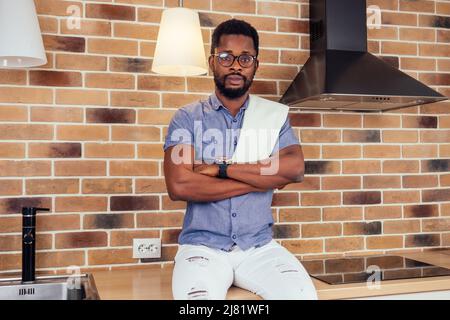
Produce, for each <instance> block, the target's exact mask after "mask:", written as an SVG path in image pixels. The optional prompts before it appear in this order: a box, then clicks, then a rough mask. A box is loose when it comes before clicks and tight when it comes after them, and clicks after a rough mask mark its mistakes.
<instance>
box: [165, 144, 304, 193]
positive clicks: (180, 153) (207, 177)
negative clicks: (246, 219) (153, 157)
mask: <svg viewBox="0 0 450 320" xmlns="http://www.w3.org/2000/svg"><path fill="white" fill-rule="evenodd" d="M194 152H195V151H194V147H193V146H191V145H176V146H172V147H169V148H167V150H166V151H165V154H164V176H165V180H166V185H167V191H168V194H169V197H170V199H171V200H184V201H197V202H210V201H218V200H223V199H227V198H231V197H234V196H238V195H242V194H246V193H249V192H265V191H267V190H270V189H276V188H278V189H282V188H283V187H284V186H286V185H287V184H289V183H294V182H301V181H303V175H304V171H305V169H304V168H305V167H304V158H303V152H302V149H301V146H300V145H291V146H288V147H286V148H283V149H281V150H279V152H277V153H275V154H273V155H272V157H270V158H268V159H265V160H263V161H258V163H242V164H231V165H229V166H228V170H227V175H228V177H229V179H221V178H217V177H216V176H217V174H218V166H217V165H215V164H205V163H202V164H195V163H194ZM180 157H181V158H183V159H184V161H177V160H174V159H179V158H180Z"/></svg>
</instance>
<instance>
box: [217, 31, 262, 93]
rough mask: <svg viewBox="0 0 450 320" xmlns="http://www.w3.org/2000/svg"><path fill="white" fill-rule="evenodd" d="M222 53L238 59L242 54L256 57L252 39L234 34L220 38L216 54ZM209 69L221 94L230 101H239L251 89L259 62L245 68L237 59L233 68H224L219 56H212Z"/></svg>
mask: <svg viewBox="0 0 450 320" xmlns="http://www.w3.org/2000/svg"><path fill="white" fill-rule="evenodd" d="M222 52H228V53H231V54H232V55H234V56H236V57H237V56H239V55H241V54H249V55H252V56H255V55H256V50H255V48H254V46H253V39H252V38H251V37H248V36H244V35H234V34H230V35H223V36H221V37H220V41H219V45H218V47H217V48H216V52H215V53H216V54H218V53H222ZM209 67H210V68H211V70H212V71H213V74H214V82H215V84H216V87H217V89H218V90H219V92H220V93H221V94H222V95H224V96H225V97H227V98H229V99H237V98H239V97H242V96H243V95H244V94H245V93H246V92H247V91H248V89H249V88H250V86H251V84H252V82H253V78H254V76H255V73H256V70H257V69H258V61H257V60H255V61H254V63H253V64H252V65H251V66H250V67H247V68H244V67H242V66H241V65H240V64H239V62H238V61H237V59H235V60H234V62H233V64H232V65H231V66H229V67H224V66H223V65H221V64H220V63H219V61H218V57H217V56H210V57H209Z"/></svg>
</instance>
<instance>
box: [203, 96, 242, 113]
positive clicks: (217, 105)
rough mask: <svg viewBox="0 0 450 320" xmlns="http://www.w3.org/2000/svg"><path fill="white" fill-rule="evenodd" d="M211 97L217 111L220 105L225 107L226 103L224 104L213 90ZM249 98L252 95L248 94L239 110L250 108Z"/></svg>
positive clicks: (212, 104)
mask: <svg viewBox="0 0 450 320" xmlns="http://www.w3.org/2000/svg"><path fill="white" fill-rule="evenodd" d="M209 98H210V103H211V106H212V108H213V109H214V110H216V111H217V110H219V109H220V107H222V108H225V107H224V105H223V104H222V102H221V101H220V100H219V98H217V95H216V93H215V92H213V93H212V94H211V95H210V97H209ZM249 98H250V95H248V97H247V99H246V100H245V102H244V104H243V106H242V107H241V108H240V109H239V111H241V110H245V109H247V108H248V103H249V100H250V99H249Z"/></svg>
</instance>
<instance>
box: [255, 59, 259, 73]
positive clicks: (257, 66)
mask: <svg viewBox="0 0 450 320" xmlns="http://www.w3.org/2000/svg"><path fill="white" fill-rule="evenodd" d="M258 68H259V60H258V58H256V60H255V72H256V71H257V70H258Z"/></svg>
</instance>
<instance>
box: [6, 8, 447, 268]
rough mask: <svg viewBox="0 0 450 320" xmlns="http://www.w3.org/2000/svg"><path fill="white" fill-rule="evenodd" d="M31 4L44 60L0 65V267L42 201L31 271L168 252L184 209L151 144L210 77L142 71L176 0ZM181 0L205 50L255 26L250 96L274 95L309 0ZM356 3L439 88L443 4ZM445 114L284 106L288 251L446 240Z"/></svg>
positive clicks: (384, 40) (386, 46)
mask: <svg viewBox="0 0 450 320" xmlns="http://www.w3.org/2000/svg"><path fill="white" fill-rule="evenodd" d="M35 2H36V5H37V10H38V14H39V20H40V24H41V29H42V32H43V38H44V42H45V47H46V50H47V55H48V61H49V62H48V64H47V65H46V66H43V67H39V68H34V69H28V70H6V69H1V70H0V271H1V272H11V271H18V270H20V259H21V252H20V251H21V242H20V238H21V233H20V232H21V216H20V208H21V207H22V206H30V205H34V206H40V207H49V208H51V209H52V210H51V213H48V214H46V213H40V214H39V215H38V237H37V241H38V253H37V267H38V269H39V270H41V271H48V270H57V271H61V272H64V270H65V267H67V266H69V265H79V266H82V267H83V268H84V269H89V268H122V267H127V266H139V265H143V264H145V265H148V264H155V266H156V267H158V266H160V265H161V264H163V265H164V263H165V262H171V260H172V259H173V257H174V255H175V253H176V250H177V244H176V243H177V236H178V234H179V232H180V228H181V225H182V219H183V211H184V208H185V203H184V202H181V201H176V202H174V201H171V200H170V199H169V197H168V195H167V193H166V187H165V184H164V178H163V170H162V158H163V150H162V145H163V141H164V137H165V133H166V130H167V125H168V123H169V121H170V119H171V117H172V116H173V114H174V112H175V111H176V110H177V108H179V107H180V106H182V105H184V104H186V103H189V102H192V101H195V100H198V99H199V98H203V97H206V96H207V95H208V94H209V93H210V92H211V91H212V90H213V81H212V78H211V77H190V78H179V77H165V76H159V75H155V74H152V73H151V72H150V68H151V63H152V56H153V52H154V48H155V41H156V37H157V31H158V24H159V21H160V16H161V12H162V10H163V8H164V6H166V7H167V6H176V5H177V3H178V1H176V0H115V1H113V0H101V1H62V0H36V1H35ZM184 2H185V6H186V7H191V8H195V9H197V10H198V11H199V12H200V17H201V24H202V30H203V36H204V41H205V49H206V51H207V52H208V51H209V42H210V36H211V32H212V30H213V28H214V27H215V26H216V25H217V24H218V23H219V22H221V21H223V20H225V19H228V18H230V17H237V18H242V19H246V20H247V21H249V22H250V23H252V24H253V25H254V26H255V27H256V28H257V29H258V30H259V32H260V38H261V56H260V59H261V67H260V70H259V72H258V73H257V77H256V80H255V83H254V86H253V91H252V92H253V93H255V94H259V95H261V96H264V97H268V98H270V99H274V100H276V99H278V98H279V97H280V96H281V94H282V93H283V92H284V91H285V89H286V88H287V86H288V85H289V83H290V81H291V80H292V79H293V77H294V76H295V75H296V74H297V72H298V71H299V69H300V67H301V65H303V64H304V62H305V61H306V60H307V58H308V56H309V50H308V47H309V35H308V1H307V0H297V1H247V0H228V1H216V0H185V1H184ZM368 3H369V4H375V5H378V6H379V7H380V8H381V9H382V23H383V25H382V28H381V29H378V30H369V48H370V51H371V52H372V53H374V54H376V55H377V56H380V57H382V58H383V59H385V60H386V61H387V62H388V63H391V64H393V65H395V66H396V67H399V68H400V69H402V70H403V71H405V72H407V73H408V74H410V75H412V76H413V77H415V78H418V79H419V80H421V81H423V82H425V83H426V84H428V85H430V86H432V87H433V88H435V89H437V90H438V91H440V92H441V93H443V94H445V95H447V96H448V95H450V85H449V82H450V81H449V75H450V73H449V72H450V59H449V56H450V45H449V37H450V31H449V30H448V28H449V25H450V2H448V1H426V0H414V1H412V0H369V1H368ZM71 5H75V6H76V7H78V8H79V9H80V12H81V15H82V19H81V28H80V29H71V28H69V26H70V22H71V17H70V16H69V13H71V12H69V13H68V12H67V8H68V7H69V6H71ZM68 22H69V25H68ZM449 108H450V104H449V103H446V102H444V103H436V104H432V105H426V106H418V107H413V108H408V109H402V110H398V111H395V112H389V113H385V114H368V113H352V112H327V111H302V112H292V113H291V114H290V117H291V123H292V125H293V127H294V130H295V131H296V133H297V134H298V136H299V138H300V141H301V143H302V145H303V151H304V154H305V160H306V175H305V180H304V182H302V183H300V184H292V185H290V186H288V187H286V188H285V189H283V190H280V191H278V192H276V194H275V195H274V199H273V215H274V217H275V219H276V221H277V224H276V226H275V227H274V235H275V238H276V239H277V240H279V241H281V243H282V244H283V245H284V246H286V247H287V248H288V249H289V250H290V251H291V252H293V253H294V254H296V255H298V257H299V258H304V257H314V256H319V255H329V256H340V255H343V254H349V255H355V254H362V253H364V254H365V253H374V252H385V251H396V250H422V249H423V248H430V247H439V246H450V174H449V173H448V172H449V167H450V112H449V110H450V109H449ZM134 237H161V238H162V242H163V248H162V258H161V259H159V260H157V261H153V260H151V261H138V260H136V259H133V258H132V249H131V244H132V239H133V238H134Z"/></svg>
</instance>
